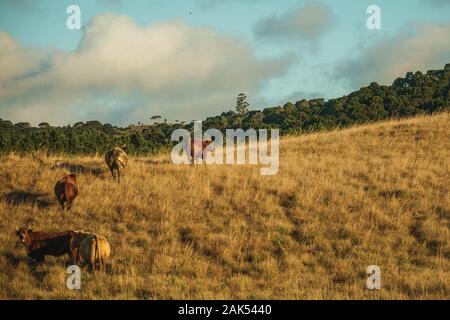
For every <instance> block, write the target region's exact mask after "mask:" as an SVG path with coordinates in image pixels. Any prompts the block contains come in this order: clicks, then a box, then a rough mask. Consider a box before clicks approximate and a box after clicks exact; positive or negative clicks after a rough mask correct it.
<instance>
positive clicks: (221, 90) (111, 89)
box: [0, 14, 290, 124]
mask: <svg viewBox="0 0 450 320" xmlns="http://www.w3.org/2000/svg"><path fill="white" fill-rule="evenodd" d="M0 48H2V49H1V50H0V67H2V74H1V75H0V112H1V114H2V117H3V118H8V119H11V120H14V121H19V120H20V121H28V120H31V121H33V122H38V121H44V120H45V121H51V122H53V123H55V124H61V123H68V122H70V123H73V122H75V121H77V120H87V118H86V117H95V116H98V117H101V118H100V119H98V120H101V121H112V122H114V123H119V124H127V123H129V122H130V121H133V122H137V121H143V122H145V121H146V120H147V119H148V117H149V116H151V115H153V114H155V113H157V114H163V115H165V116H168V117H170V118H172V119H183V118H184V119H187V120H189V119H191V118H192V119H194V118H200V117H201V118H202V117H204V116H205V115H209V114H216V113H218V112H221V111H223V109H224V108H227V107H231V106H232V103H233V100H234V95H236V94H237V93H239V92H241V91H245V92H247V93H248V94H249V95H251V94H256V93H257V92H258V91H259V90H260V88H261V85H262V82H263V80H265V79H269V78H271V77H274V76H277V75H280V74H281V73H283V72H284V70H285V69H286V68H287V66H288V65H289V63H290V60H289V59H288V58H280V59H264V60H261V59H258V58H256V56H255V54H254V52H253V51H252V50H251V49H250V48H249V47H248V46H247V45H246V44H245V43H243V42H241V41H240V40H238V39H235V38H231V37H227V36H224V35H221V34H219V33H217V32H216V31H215V30H213V29H211V28H200V27H191V26H188V25H186V24H184V23H183V22H179V21H173V22H168V23H160V24H152V25H149V26H146V27H140V26H138V25H137V24H136V23H135V22H134V21H133V20H131V19H130V18H129V17H127V16H121V15H113V14H103V15H99V16H96V17H94V18H93V20H92V21H91V22H90V23H89V24H88V25H87V26H86V28H85V30H84V34H83V37H82V39H81V41H80V44H79V47H78V48H77V50H75V51H74V52H57V51H52V52H50V53H45V52H38V51H37V50H30V49H27V48H23V47H21V46H19V45H18V44H17V42H15V41H14V40H13V39H12V38H11V37H9V36H8V35H6V34H5V33H1V34H0ZM4 68H5V69H4ZM3 70H6V72H3ZM104 101H109V102H110V103H109V104H108V103H105V102H104ZM122 106H123V107H122Z"/></svg>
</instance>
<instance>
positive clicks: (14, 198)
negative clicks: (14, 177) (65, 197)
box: [2, 190, 52, 209]
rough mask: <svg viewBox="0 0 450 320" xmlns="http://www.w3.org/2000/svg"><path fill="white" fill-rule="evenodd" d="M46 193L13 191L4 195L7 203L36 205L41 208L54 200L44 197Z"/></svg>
mask: <svg viewBox="0 0 450 320" xmlns="http://www.w3.org/2000/svg"><path fill="white" fill-rule="evenodd" d="M44 196H45V194H44V193H37V192H29V191H23V190H19V191H12V192H9V193H7V194H5V195H3V196H2V199H3V201H5V202H6V203H8V204H10V205H13V206H17V205H21V204H29V205H33V206H34V205H36V206H37V207H38V208H39V209H44V208H48V207H49V206H50V205H51V204H52V202H50V201H48V200H46V199H42V197H44Z"/></svg>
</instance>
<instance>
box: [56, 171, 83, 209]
mask: <svg viewBox="0 0 450 320" xmlns="http://www.w3.org/2000/svg"><path fill="white" fill-rule="evenodd" d="M55 195H56V198H57V199H58V202H59V204H60V205H61V208H63V209H64V204H65V203H66V202H67V208H68V209H69V210H70V208H71V207H72V203H73V201H74V200H75V198H76V197H77V195H78V186H77V176H76V174H74V173H71V174H69V175H67V176H65V177H64V178H62V179H61V180H59V181H58V182H57V183H56V185H55Z"/></svg>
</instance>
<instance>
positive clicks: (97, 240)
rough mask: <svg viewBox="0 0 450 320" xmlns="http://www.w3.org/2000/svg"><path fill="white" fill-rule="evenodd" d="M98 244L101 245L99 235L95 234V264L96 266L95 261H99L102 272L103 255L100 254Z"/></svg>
mask: <svg viewBox="0 0 450 320" xmlns="http://www.w3.org/2000/svg"><path fill="white" fill-rule="evenodd" d="M98 243H99V239H98V235H97V234H95V255H94V264H95V261H96V260H98V263H99V264H100V270H102V268H103V262H102V255H101V254H100V249H99V245H98Z"/></svg>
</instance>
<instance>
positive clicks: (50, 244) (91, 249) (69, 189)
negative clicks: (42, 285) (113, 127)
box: [16, 146, 128, 272]
mask: <svg viewBox="0 0 450 320" xmlns="http://www.w3.org/2000/svg"><path fill="white" fill-rule="evenodd" d="M124 147H125V146H121V147H115V148H113V149H112V150H109V151H108V152H106V154H105V162H106V164H107V165H108V167H109V169H110V171H111V174H112V176H113V179H115V178H116V176H117V180H118V182H119V183H120V173H121V170H122V169H123V168H125V166H126V164H127V161H128V157H127V154H126V153H125V151H124V150H123V149H124ZM60 165H61V162H58V161H57V163H55V166H56V167H58V166H60ZM55 195H56V198H57V199H58V202H59V204H60V205H61V208H62V209H64V208H65V207H66V208H67V209H68V210H70V208H71V206H72V204H73V201H74V200H75V198H76V197H77V195H78V186H77V177H76V174H74V173H71V174H69V175H66V176H65V177H64V178H62V179H61V180H59V181H58V182H57V183H56V185H55ZM16 235H17V236H18V237H19V244H20V245H22V246H24V247H25V249H26V251H27V254H28V256H29V257H30V258H32V259H34V260H36V262H38V263H41V262H44V260H45V256H55V257H59V256H62V255H65V254H68V255H69V257H70V258H71V260H72V263H73V264H76V265H78V266H83V265H86V264H87V265H89V266H90V267H91V268H92V269H93V270H94V272H95V270H96V266H97V264H98V265H99V269H100V270H102V269H103V270H104V269H105V263H106V262H107V260H108V258H109V256H110V254H111V248H110V245H109V243H108V241H107V240H106V238H105V237H103V236H101V235H98V234H96V233H89V232H84V231H75V230H68V231H63V232H43V231H33V230H32V229H29V228H23V227H21V228H19V227H16Z"/></svg>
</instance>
